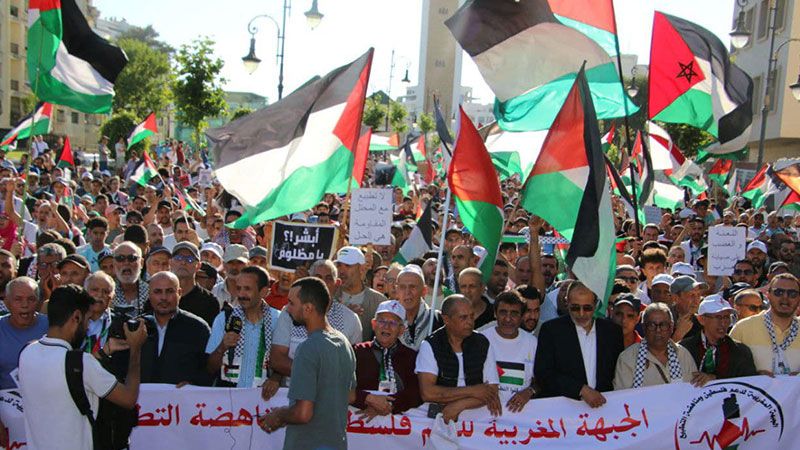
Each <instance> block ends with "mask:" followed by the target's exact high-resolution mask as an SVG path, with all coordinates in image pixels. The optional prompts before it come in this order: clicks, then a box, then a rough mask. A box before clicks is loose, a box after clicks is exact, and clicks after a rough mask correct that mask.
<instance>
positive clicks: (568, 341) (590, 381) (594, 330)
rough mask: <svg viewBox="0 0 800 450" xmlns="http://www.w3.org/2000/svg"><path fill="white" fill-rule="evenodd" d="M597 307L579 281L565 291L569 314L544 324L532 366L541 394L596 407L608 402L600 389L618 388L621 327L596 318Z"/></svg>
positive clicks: (591, 293)
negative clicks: (615, 371)
mask: <svg viewBox="0 0 800 450" xmlns="http://www.w3.org/2000/svg"><path fill="white" fill-rule="evenodd" d="M596 307H597V296H596V295H595V294H594V293H593V292H592V291H590V290H589V288H587V287H586V286H585V285H584V284H583V283H581V282H579V281H576V282H574V283H572V285H571V286H570V287H569V290H568V291H567V309H568V310H569V315H568V316H562V317H559V318H557V319H553V320H550V321H548V322H545V323H544V324H542V329H541V330H540V331H539V345H538V347H537V349H536V360H535V363H534V366H533V371H534V376H535V378H536V380H537V381H538V382H539V383H540V384H541V387H542V392H541V396H542V397H557V396H564V397H569V398H573V399H579V398H580V399H583V401H585V402H586V403H587V404H588V405H589V406H591V407H593V408H596V407H599V406H602V405H603V404H604V403H605V402H606V399H605V397H603V395H602V394H601V392H606V391H610V390H613V389H614V387H613V380H614V370H615V367H616V364H617V357H618V356H619V354H620V353H621V352H622V350H623V349H624V345H623V339H622V328H620V327H619V325H617V324H615V323H613V322H612V321H610V320H608V319H594V317H593V315H594V311H595V308H596ZM579 333H580V335H579ZM584 362H586V363H588V364H589V367H587V365H586V364H584ZM587 369H588V370H587Z"/></svg>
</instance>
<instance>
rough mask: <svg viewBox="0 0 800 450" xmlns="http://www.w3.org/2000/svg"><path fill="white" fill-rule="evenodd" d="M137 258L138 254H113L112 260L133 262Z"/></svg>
mask: <svg viewBox="0 0 800 450" xmlns="http://www.w3.org/2000/svg"><path fill="white" fill-rule="evenodd" d="M138 260H139V256H137V255H114V261H116V262H118V263H123V262H129V263H135V262H136V261H138Z"/></svg>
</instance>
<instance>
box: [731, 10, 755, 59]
mask: <svg viewBox="0 0 800 450" xmlns="http://www.w3.org/2000/svg"><path fill="white" fill-rule="evenodd" d="M736 3H737V4H738V5H739V17H738V18H737V19H736V27H734V29H733V30H732V31H731V32H730V33H729V34H728V35H729V36H730V37H731V45H732V46H733V48H735V49H737V50H739V49H742V48H744V46H745V45H747V43H748V42H750V31H749V30H748V29H747V25H746V24H745V22H744V7H745V6H746V5H747V0H736Z"/></svg>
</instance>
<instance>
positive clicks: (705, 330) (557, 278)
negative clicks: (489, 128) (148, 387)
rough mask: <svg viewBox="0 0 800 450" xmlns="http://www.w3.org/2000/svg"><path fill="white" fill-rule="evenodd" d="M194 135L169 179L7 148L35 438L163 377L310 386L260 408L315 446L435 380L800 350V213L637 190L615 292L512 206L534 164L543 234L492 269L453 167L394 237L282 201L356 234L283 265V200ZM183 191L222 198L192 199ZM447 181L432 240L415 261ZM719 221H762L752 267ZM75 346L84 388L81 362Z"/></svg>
mask: <svg viewBox="0 0 800 450" xmlns="http://www.w3.org/2000/svg"><path fill="white" fill-rule="evenodd" d="M101 145H105V144H101ZM181 145H182V144H181ZM177 146H178V144H177V143H174V144H171V143H168V144H166V145H165V146H163V148H164V149H166V152H165V157H163V158H158V159H157V161H158V162H159V169H158V170H159V175H160V176H159V177H157V178H154V179H152V180H151V181H150V183H149V184H147V185H140V184H137V183H135V182H134V181H133V180H132V179H131V175H132V174H133V172H134V170H135V169H136V166H137V163H138V161H139V157H138V156H137V155H136V154H135V152H134V154H132V155H131V156H130V158H129V159H127V160H126V161H122V160H120V161H119V162H120V164H117V165H108V163H106V167H102V168H101V167H99V163H96V164H95V165H96V167H88V166H78V167H77V168H75V167H73V168H71V169H64V168H60V167H57V166H56V164H55V162H54V155H56V154H57V151H58V143H55V144H54V145H53V147H54V148H53V150H50V149H49V148H45V147H42V148H41V152H38V151H37V154H36V155H35V158H33V160H32V161H31V164H30V168H29V169H28V171H27V172H24V162H23V165H22V166H21V165H19V164H17V163H14V162H11V161H7V160H5V158H4V155H3V154H2V153H0V179H1V180H2V182H0V194H1V195H2V196H3V202H2V203H0V247H2V249H0V296H2V302H0V310H1V311H2V314H4V315H3V316H2V317H0V389H19V392H20V394H21V396H22V399H23V401H24V404H25V426H26V433H27V439H28V448H32V449H52V448H74V449H78V448H93V447H92V446H93V445H94V448H102V449H120V448H127V446H128V442H129V436H130V432H131V429H132V428H133V427H134V426H135V425H136V418H137V414H136V412H135V409H134V407H135V404H136V399H137V396H138V392H139V387H140V385H141V383H168V384H174V385H176V386H177V387H182V386H184V385H187V384H191V385H196V386H215V387H234V388H260V391H261V396H262V397H263V398H264V399H270V398H272V396H274V395H275V394H276V392H278V389H280V388H282V387H288V398H289V399H290V404H289V405H288V406H286V407H283V408H277V409H273V410H272V411H271V412H270V413H269V414H267V415H264V416H262V417H260V418H259V420H258V425H259V426H260V427H261V428H262V429H263V430H264V431H265V432H270V433H271V432H274V431H275V430H278V429H280V428H283V427H287V429H286V438H285V444H284V448H292V449H294V448H297V449H301V448H302V449H307V448H321V447H325V448H346V446H347V438H346V433H345V427H346V422H347V413H348V405H349V406H352V407H354V408H355V409H357V410H358V414H360V415H362V416H364V417H366V418H368V419H371V418H373V417H376V416H380V415H388V414H394V413H401V412H403V411H406V410H408V409H411V408H415V407H419V406H421V405H423V404H427V405H425V406H424V407H425V408H427V409H428V412H429V414H430V416H431V417H435V416H436V415H437V414H439V413H440V414H441V415H442V419H443V420H444V421H446V422H449V421H452V420H455V419H457V418H458V417H459V415H460V414H461V413H462V412H463V411H465V410H467V409H474V408H482V407H486V408H488V411H489V412H490V413H491V414H492V415H494V416H499V415H501V414H517V413H519V412H520V411H522V410H523V409H524V408H525V407H526V405H527V404H528V403H530V402H536V401H537V399H540V398H547V397H556V396H565V397H569V398H573V399H580V400H582V401H584V402H585V403H586V404H588V405H589V406H591V407H600V406H602V405H603V404H604V403H605V401H606V399H605V395H606V393H607V392H609V391H612V390H621V389H636V388H640V387H645V386H653V385H659V384H666V383H674V382H688V383H692V384H694V385H696V386H702V385H705V384H706V383H708V382H709V381H711V380H714V379H720V378H731V377H741V376H749V375H757V374H762V375H769V376H783V375H796V374H797V373H798V371H800V341H797V339H796V338H797V334H798V330H800V319H798V306H799V305H800V283H799V282H798V278H797V277H798V275H800V255H798V253H797V248H796V246H797V241H798V229H800V216H798V217H781V216H780V215H778V214H777V213H775V212H769V213H767V211H765V210H764V209H757V210H754V209H752V208H750V207H749V204H748V203H747V202H746V201H742V200H741V199H733V200H732V201H724V200H718V201H717V200H715V201H714V202H710V201H708V200H696V201H694V202H693V203H691V204H690V205H687V206H686V207H685V208H682V209H680V210H677V211H667V210H664V211H663V215H662V217H661V221H660V223H648V224H641V225H638V223H637V222H636V221H635V220H633V219H631V218H630V217H628V215H627V213H626V212H625V209H624V207H623V206H622V204H621V202H619V201H618V199H615V208H614V209H615V213H616V225H617V230H618V237H619V239H618V243H617V244H616V245H617V269H616V276H615V280H614V286H613V290H612V293H611V295H610V297H609V298H598V296H597V295H596V294H595V293H593V292H592V291H591V290H590V289H589V288H587V287H586V286H585V285H584V284H583V283H582V282H581V281H580V280H576V279H574V277H573V276H572V274H571V273H570V270H569V268H568V267H566V266H565V264H564V262H563V260H562V259H561V258H560V257H559V255H558V248H556V244H554V243H553V242H555V241H554V240H553V239H551V238H552V237H553V236H554V233H553V229H552V227H550V225H549V224H547V223H546V222H544V221H543V220H541V219H540V218H538V217H535V216H531V215H529V214H528V213H527V212H526V211H524V210H523V209H521V208H516V207H514V205H515V204H516V203H517V202H515V199H516V197H517V196H518V195H519V190H520V183H519V181H518V180H515V179H514V178H513V177H512V178H510V179H508V180H504V181H503V182H502V190H503V195H504V201H505V203H506V204H507V206H506V208H505V211H504V212H505V215H506V219H507V220H506V224H507V229H506V230H505V234H506V235H511V236H522V237H525V239H509V240H508V241H509V242H504V243H503V244H501V246H500V248H499V252H498V257H497V260H496V261H494V265H493V269H492V271H491V273H482V272H481V270H480V269H479V267H481V262H483V259H484V258H485V257H486V254H487V252H486V250H485V249H484V248H483V247H481V246H480V243H479V242H476V241H475V239H474V238H473V236H472V235H471V234H470V233H469V230H467V229H465V228H463V226H462V225H461V223H460V220H459V217H458V214H457V212H455V211H453V208H449V210H450V211H451V212H450V217H449V218H448V222H449V223H450V224H452V225H451V226H449V227H448V228H447V229H440V226H439V223H441V222H442V221H441V218H442V214H443V213H444V211H445V210H446V209H448V208H446V206H447V205H444V198H445V196H444V191H443V189H441V186H443V184H442V183H438V182H435V183H431V184H429V185H426V186H419V187H418V188H417V189H415V190H414V191H412V192H408V193H404V191H403V190H402V189H400V188H395V190H394V208H395V210H394V220H395V222H394V224H393V225H392V227H391V232H392V238H391V244H390V245H374V246H373V245H369V246H364V247H356V246H351V245H348V243H347V242H346V236H347V233H346V231H347V220H346V219H347V217H346V213H345V211H346V208H345V203H346V198H345V196H343V195H334V194H327V195H326V196H325V197H324V198H323V199H321V201H320V202H319V203H318V204H317V205H316V206H315V207H314V208H312V209H311V210H307V211H300V212H297V213H295V214H292V215H291V216H287V217H284V218H282V219H283V220H287V221H292V222H307V223H324V224H333V225H336V226H339V227H340V228H341V231H342V235H343V236H344V241H343V242H340V243H339V245H337V248H336V251H335V254H334V255H332V257H331V258H330V259H326V260H318V261H314V262H313V263H311V264H309V265H307V266H303V267H301V268H299V269H298V270H297V271H295V272H294V273H290V272H286V271H279V270H275V269H274V268H272V267H271V266H270V265H269V262H270V254H271V249H270V242H271V233H272V227H273V224H272V223H271V222H267V223H262V224H259V225H257V226H253V227H247V228H245V229H235V228H231V227H227V226H225V224H228V223H231V222H233V221H235V220H236V219H237V218H239V217H241V216H242V209H241V207H240V206H239V205H238V203H237V201H236V199H235V198H233V197H231V196H230V195H229V194H227V193H226V192H225V191H224V189H223V187H222V186H221V185H220V184H219V183H218V182H217V181H216V180H214V179H213V178H212V179H211V180H209V182H208V183H207V184H206V185H201V184H199V183H198V181H197V180H198V172H199V171H200V170H202V169H203V168H204V166H203V162H202V158H201V157H200V156H199V155H191V156H186V155H182V154H183V150H181V155H182V156H180V158H175V157H174V156H175V152H176V150H177ZM170 156H173V157H172V158H170ZM371 167H372V164H370V167H369V168H368V173H369V171H370V170H371ZM367 178H369V177H367ZM371 182H374V180H371V181H369V182H368V183H371ZM182 192H186V193H187V194H188V195H189V196H191V197H192V198H193V200H194V203H195V204H197V205H199V206H200V207H199V208H190V209H188V210H187V209H186V208H184V207H183V206H182V202H181V200H180V194H181V193H182ZM427 204H430V205H431V206H432V208H433V211H434V218H435V219H434V220H433V235H434V236H433V242H434V244H435V245H434V248H433V249H432V250H431V251H430V252H428V253H426V254H424V255H421V256H420V257H419V258H417V259H414V260H412V261H409V263H408V264H405V265H400V264H398V263H397V262H393V261H395V259H396V258H395V257H396V256H397V254H398V251H399V249H400V247H401V246H402V244H403V243H404V241H405V240H406V239H407V238H408V237H409V235H410V234H411V231H412V230H413V227H414V226H415V224H416V221H415V219H416V211H418V210H419V209H421V206H422V205H427ZM637 225H638V226H637ZM715 225H726V226H732V227H734V226H735V227H744V228H746V229H747V236H748V245H747V252H746V258H745V259H742V260H740V261H738V262H737V263H736V265H735V268H734V270H733V273H732V274H731V275H730V276H713V275H710V274H709V272H708V265H707V260H708V247H707V231H708V229H709V227H711V226H715ZM545 238H548V239H545ZM578 238H580V237H578ZM519 242H522V243H519ZM439 243H441V245H442V246H443V248H442V249H441V250H442V254H443V260H442V265H441V266H442V271H441V272H440V273H439V277H438V278H439V279H440V280H441V283H437V282H436V280H437V257H438V254H439V248H438V245H439ZM435 289H438V291H437V292H435ZM434 299H435V301H433V300H434ZM75 354H77V356H72V358H73V360H76V361H77V362H74V361H73V364H77V367H78V369H77V370H80V372H78V374H79V375H80V374H81V373H82V378H81V377H80V376H79V377H78V379H79V382H78V385H79V386H82V388H83V389H77V391H79V394H80V392H83V398H84V399H85V400H86V401H85V403H83V405H81V404H79V403H81V402H79V401H78V400H76V399H80V397H81V396H80V395H79V394H75V393H74V392H73V391H75V390H76V389H75V382H74V381H69V376H68V375H67V376H65V375H64V372H65V371H64V367H65V359H66V360H67V364H68V365H67V367H68V368H69V367H72V366H69V364H70V362H69V361H70V358H71V357H70V356H69V355H75ZM86 416H88V418H87V417H86ZM0 431H4V432H1V433H0V446H3V445H6V444H7V440H8V433H7V430H5V427H3V426H2V425H0Z"/></svg>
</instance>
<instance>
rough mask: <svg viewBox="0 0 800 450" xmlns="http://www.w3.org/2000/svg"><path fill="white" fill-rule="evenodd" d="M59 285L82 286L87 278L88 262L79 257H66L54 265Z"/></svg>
mask: <svg viewBox="0 0 800 450" xmlns="http://www.w3.org/2000/svg"><path fill="white" fill-rule="evenodd" d="M56 268H57V269H58V275H59V279H60V280H61V285H62V286H63V285H65V284H77V285H78V286H83V282H84V281H85V280H86V277H88V276H89V262H88V261H86V258H84V257H83V256H81V255H77V254H75V255H68V256H67V257H66V258H64V259H62V260H61V261H59V262H58V265H56Z"/></svg>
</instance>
